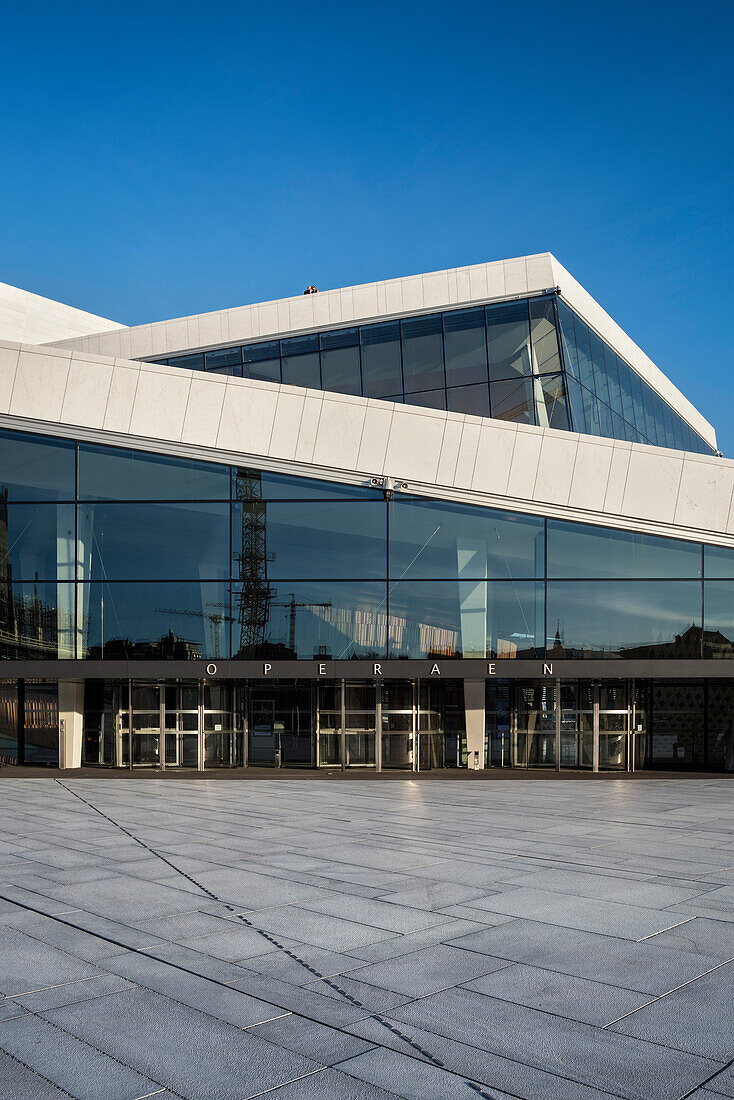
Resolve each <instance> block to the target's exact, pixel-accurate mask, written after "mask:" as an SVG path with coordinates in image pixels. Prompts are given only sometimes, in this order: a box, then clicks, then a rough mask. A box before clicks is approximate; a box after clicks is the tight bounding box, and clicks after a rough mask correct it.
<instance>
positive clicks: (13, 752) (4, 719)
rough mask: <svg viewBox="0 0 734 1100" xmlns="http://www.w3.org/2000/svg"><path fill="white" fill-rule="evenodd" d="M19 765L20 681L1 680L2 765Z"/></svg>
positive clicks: (0, 755)
mask: <svg viewBox="0 0 734 1100" xmlns="http://www.w3.org/2000/svg"><path fill="white" fill-rule="evenodd" d="M17 763H18V681H17V680H0V764H17Z"/></svg>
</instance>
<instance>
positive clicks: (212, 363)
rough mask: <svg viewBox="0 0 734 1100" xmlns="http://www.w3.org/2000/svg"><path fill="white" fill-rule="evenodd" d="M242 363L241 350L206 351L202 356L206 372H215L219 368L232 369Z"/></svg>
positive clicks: (221, 349)
mask: <svg viewBox="0 0 734 1100" xmlns="http://www.w3.org/2000/svg"><path fill="white" fill-rule="evenodd" d="M241 362H242V348H218V349H217V350H216V351H208V352H206V354H205V356H204V365H205V367H206V369H207V370H217V369H218V368H219V367H233V366H236V365H237V364H238V363H241Z"/></svg>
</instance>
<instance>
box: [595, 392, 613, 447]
mask: <svg viewBox="0 0 734 1100" xmlns="http://www.w3.org/2000/svg"><path fill="white" fill-rule="evenodd" d="M598 410H599V423H600V432H601V435H603V436H604V437H605V439H614V419H613V417H612V410H611V409H610V408H609V406H608V405H605V404H604V402H603V401H598Z"/></svg>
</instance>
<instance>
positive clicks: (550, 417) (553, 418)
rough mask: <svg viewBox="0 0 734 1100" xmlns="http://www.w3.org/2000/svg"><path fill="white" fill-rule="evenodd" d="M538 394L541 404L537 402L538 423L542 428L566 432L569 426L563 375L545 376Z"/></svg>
mask: <svg viewBox="0 0 734 1100" xmlns="http://www.w3.org/2000/svg"><path fill="white" fill-rule="evenodd" d="M540 393H541V394H542V401H543V404H542V405H541V402H540V400H538V406H537V409H538V422H539V423H540V424H542V425H543V426H544V427H548V428H558V429H560V430H561V431H568V429H569V426H570V425H569V419H568V405H567V403H566V389H565V386H564V382H563V375H562V374H555V375H550V376H548V375H546V376H545V377H544V378H542V379H541V383H540ZM539 396H540V395H539Z"/></svg>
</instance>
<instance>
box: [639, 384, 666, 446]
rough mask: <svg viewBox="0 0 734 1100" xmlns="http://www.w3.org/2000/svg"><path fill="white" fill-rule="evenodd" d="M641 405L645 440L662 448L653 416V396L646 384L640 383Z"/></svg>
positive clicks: (655, 419)
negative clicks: (645, 432)
mask: <svg viewBox="0 0 734 1100" xmlns="http://www.w3.org/2000/svg"><path fill="white" fill-rule="evenodd" d="M642 405H643V408H644V409H645V422H646V424H647V438H648V439H649V440H650V442H651V443H655V444H658V443H659V444H660V445H661V446H663V442H662V440H661V439H660V437H659V435H658V424H657V418H656V416H655V396H654V394H653V392H652V390H651V389H650V387H649V386H648V385H647V383H646V382H643V383H642Z"/></svg>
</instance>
